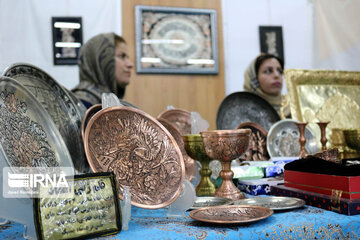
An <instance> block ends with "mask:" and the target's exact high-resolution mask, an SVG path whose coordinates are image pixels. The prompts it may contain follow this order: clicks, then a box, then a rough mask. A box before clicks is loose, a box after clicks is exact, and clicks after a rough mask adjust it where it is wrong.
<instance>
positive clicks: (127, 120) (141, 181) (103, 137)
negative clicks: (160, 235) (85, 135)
mask: <svg viewBox="0 0 360 240" xmlns="http://www.w3.org/2000/svg"><path fill="white" fill-rule="evenodd" d="M89 149H90V151H91V152H92V154H93V156H94V158H95V159H92V161H95V162H96V163H97V165H99V166H100V167H101V169H98V170H99V171H100V170H103V171H114V172H115V174H116V178H117V181H118V183H119V192H120V194H121V193H122V188H123V186H129V187H130V191H131V198H132V199H131V200H132V202H133V203H135V205H136V204H137V205H138V206H143V205H158V204H162V203H164V202H168V201H170V200H172V199H173V198H174V195H175V194H176V193H178V191H179V186H180V185H181V181H182V178H183V176H184V173H185V171H184V164H183V161H181V159H182V158H181V152H180V150H179V149H176V148H175V145H173V143H172V142H171V140H170V138H169V136H167V135H166V134H165V132H164V131H163V130H162V129H161V128H160V126H158V125H157V124H156V123H155V122H153V121H150V120H149V119H147V118H145V117H144V116H143V115H142V114H139V113H134V112H132V111H127V110H122V111H109V112H105V113H103V114H102V115H101V116H99V117H98V118H97V119H96V121H95V122H94V123H93V124H92V126H91V130H90V132H89Z"/></svg>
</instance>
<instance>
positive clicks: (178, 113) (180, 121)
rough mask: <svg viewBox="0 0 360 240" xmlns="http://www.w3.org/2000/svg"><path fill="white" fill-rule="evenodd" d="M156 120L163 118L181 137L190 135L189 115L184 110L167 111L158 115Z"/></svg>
mask: <svg viewBox="0 0 360 240" xmlns="http://www.w3.org/2000/svg"><path fill="white" fill-rule="evenodd" d="M158 118H164V119H166V120H168V121H169V122H171V123H172V124H174V125H175V126H176V127H177V129H178V130H179V131H180V133H181V135H182V136H184V135H187V134H191V113H190V112H189V111H186V110H184V109H179V108H177V109H169V110H166V111H164V112H162V113H160V114H159V116H158Z"/></svg>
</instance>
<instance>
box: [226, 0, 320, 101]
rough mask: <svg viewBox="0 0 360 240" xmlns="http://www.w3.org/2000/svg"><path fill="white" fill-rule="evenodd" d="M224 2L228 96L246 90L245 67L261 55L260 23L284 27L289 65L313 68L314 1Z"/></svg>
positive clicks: (267, 0) (257, 0)
mask: <svg viewBox="0 0 360 240" xmlns="http://www.w3.org/2000/svg"><path fill="white" fill-rule="evenodd" d="M222 3H223V4H222V8H223V25H224V26H223V27H224V49H225V50H224V54H225V77H226V86H225V89H226V95H228V94H230V93H232V92H236V91H242V90H243V84H244V72H245V69H246V68H247V67H248V65H249V64H250V62H251V61H252V60H253V59H254V58H255V57H256V56H257V55H259V54H260V40H259V26H260V25H275V26H282V30H283V42H284V59H285V68H302V69H311V68H312V40H313V39H312V26H313V24H312V22H313V16H312V7H313V5H312V3H308V1H307V0H290V1H289V0H255V1H254V0H253V1H249V0H223V1H222ZM283 92H286V88H285V87H284V88H283Z"/></svg>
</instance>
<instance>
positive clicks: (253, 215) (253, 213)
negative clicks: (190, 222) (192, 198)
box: [189, 205, 274, 224]
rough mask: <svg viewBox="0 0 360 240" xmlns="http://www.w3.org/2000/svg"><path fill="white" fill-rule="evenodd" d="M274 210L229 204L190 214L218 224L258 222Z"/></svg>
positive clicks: (198, 218) (196, 218)
mask: <svg viewBox="0 0 360 240" xmlns="http://www.w3.org/2000/svg"><path fill="white" fill-rule="evenodd" d="M273 213H274V211H273V210H271V209H269V208H265V207H260V206H251V205H229V206H215V207H205V208H200V209H195V210H192V211H191V212H190V213H189V216H190V217H191V218H193V219H195V220H198V221H202V222H208V223H217V224H234V223H237V224H241V223H251V222H256V221H259V220H262V219H265V218H268V217H270V216H271V215H272V214H273Z"/></svg>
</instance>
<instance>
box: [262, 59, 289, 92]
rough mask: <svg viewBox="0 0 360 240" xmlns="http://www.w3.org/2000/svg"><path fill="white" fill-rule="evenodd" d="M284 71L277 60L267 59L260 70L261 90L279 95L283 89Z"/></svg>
mask: <svg viewBox="0 0 360 240" xmlns="http://www.w3.org/2000/svg"><path fill="white" fill-rule="evenodd" d="M282 73H283V69H282V68H281V65H280V63H279V61H278V60H277V59H275V58H269V59H266V60H265V61H264V62H263V63H262V64H261V65H260V68H259V73H258V80H259V84H260V88H261V89H262V90H263V91H264V92H265V93H267V94H270V95H278V94H280V93H281V89H282V81H283V80H282Z"/></svg>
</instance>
